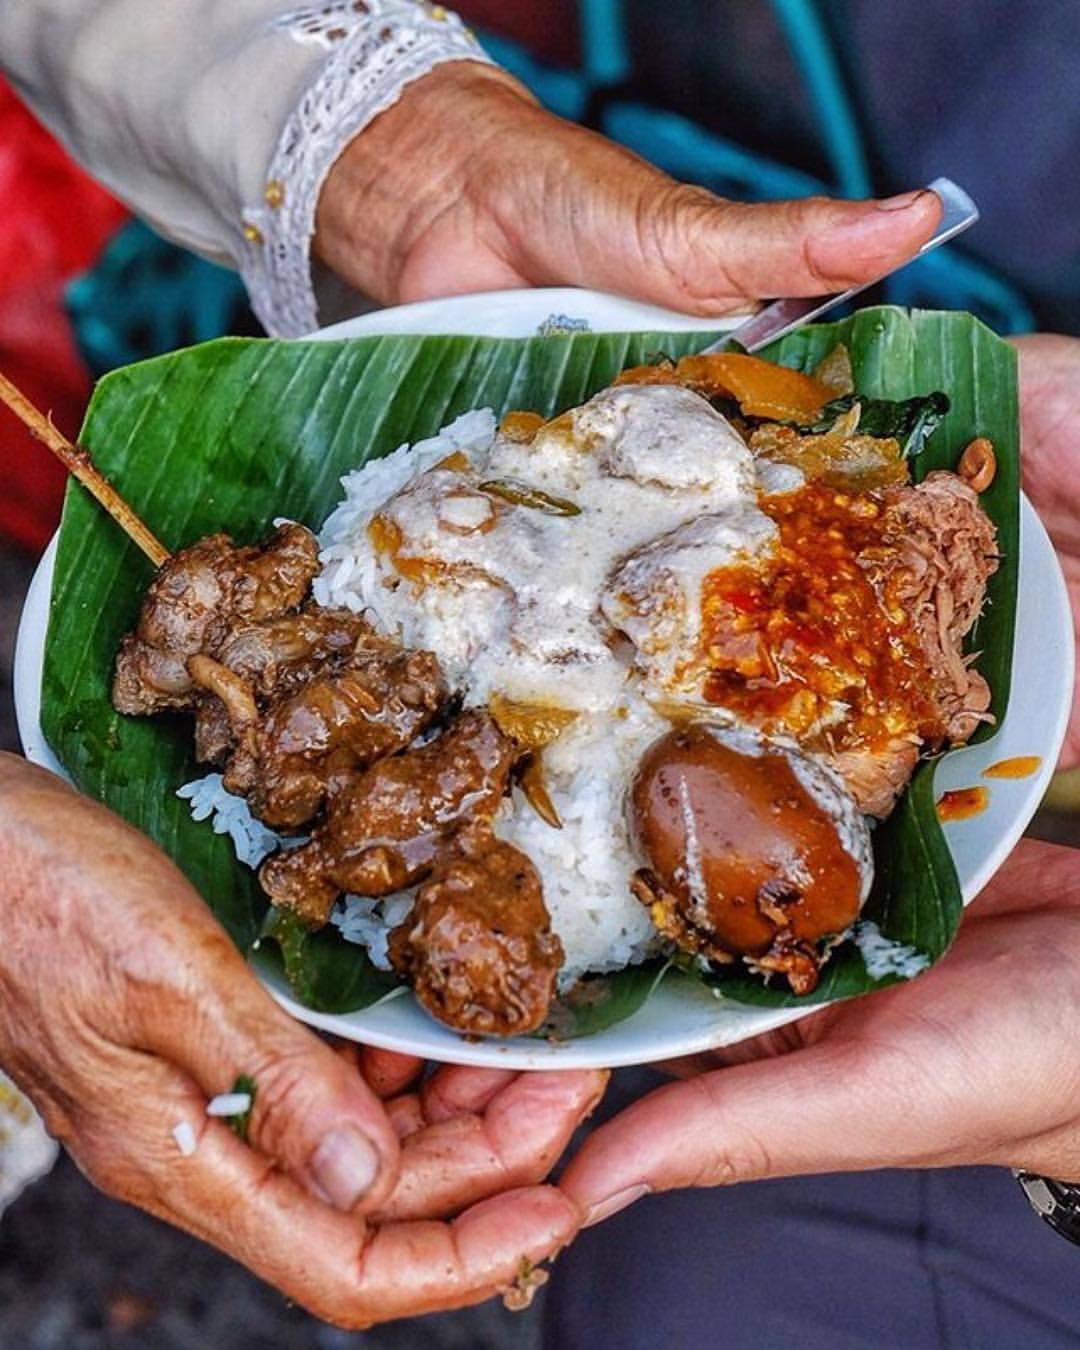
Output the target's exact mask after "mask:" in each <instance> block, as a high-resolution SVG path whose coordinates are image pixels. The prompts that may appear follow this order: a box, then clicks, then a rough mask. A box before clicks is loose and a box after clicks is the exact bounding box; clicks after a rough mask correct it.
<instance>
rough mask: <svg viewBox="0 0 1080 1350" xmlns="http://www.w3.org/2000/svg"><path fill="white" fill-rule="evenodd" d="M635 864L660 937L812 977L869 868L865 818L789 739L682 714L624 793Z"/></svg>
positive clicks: (637, 886)
mask: <svg viewBox="0 0 1080 1350" xmlns="http://www.w3.org/2000/svg"><path fill="white" fill-rule="evenodd" d="M630 815H631V828H632V832H633V836H634V840H635V844H636V847H637V849H638V851H639V853H640V855H641V857H642V858H643V860H644V861H645V863H646V866H645V867H643V868H642V869H641V870H640V871H639V872H638V873H637V875H636V877H635V879H634V883H633V888H634V893H635V895H636V896H637V897H638V899H639V900H640V901H641V902H642V903H643V904H645V905H646V906H647V907H648V909H649V912H650V915H651V917H652V920H653V923H654V924H655V925H656V927H657V929H658V930H659V932H660V933H661V934H662V935H663V936H664V937H666V938H668V939H669V940H670V941H671V942H673V943H674V944H675V945H676V946H677V947H679V948H680V949H681V950H683V951H686V952H689V953H692V954H693V955H695V956H700V957H704V958H706V959H707V960H710V961H716V962H721V963H730V962H733V961H735V960H738V959H742V960H745V961H746V962H747V963H748V964H749V965H751V966H752V967H754V968H756V969H758V970H760V971H763V972H767V973H776V974H781V975H783V976H785V977H786V978H787V981H788V983H789V984H790V986H791V988H792V990H793V991H794V992H795V993H797V994H805V993H810V992H811V991H812V990H813V989H814V988H815V987H816V985H817V983H818V976H819V972H820V968H821V965H822V963H823V961H824V959H825V957H826V956H827V955H828V952H829V949H830V947H831V946H832V945H833V944H834V943H835V941H836V940H837V939H838V938H839V937H840V936H841V935H842V934H843V933H845V932H846V931H847V930H848V929H849V928H850V927H851V925H852V923H853V922H854V921H855V919H856V918H857V917H858V914H859V910H860V909H861V907H862V904H863V902H864V901H865V899H866V896H867V893H868V891H869V887H870V881H871V879H872V876H873V863H872V859H871V852H870V837H869V832H868V830H867V826H866V823H865V821H864V819H863V817H862V816H861V815H860V814H859V812H858V810H857V808H856V806H855V804H854V802H853V801H852V799H851V797H850V796H849V794H848V793H847V792H845V791H844V789H843V787H842V786H841V784H840V783H839V781H838V780H837V779H836V778H835V777H834V775H833V774H832V773H830V771H829V770H827V769H825V768H824V767H823V766H822V765H821V764H820V763H818V762H816V761H815V760H813V759H811V758H809V757H808V756H806V755H804V754H802V753H801V752H799V751H798V750H797V749H795V748H794V747H793V746H789V745H787V744H784V743H777V742H775V741H773V742H770V741H767V740H765V739H763V738H761V737H759V736H757V735H756V734H755V733H752V732H749V731H746V730H742V729H736V728H725V727H721V726H717V725H713V724H710V723H693V724H690V725H688V726H685V727H683V728H680V729H676V730H673V731H671V732H669V733H668V734H667V735H665V736H662V737H661V738H660V739H659V740H657V741H655V742H654V743H653V744H652V745H651V746H650V747H649V749H648V750H647V751H646V752H645V754H644V756H643V757H642V760H641V763H640V766H639V768H638V771H637V774H636V775H635V778H634V781H633V784H632V787H631V793H630Z"/></svg>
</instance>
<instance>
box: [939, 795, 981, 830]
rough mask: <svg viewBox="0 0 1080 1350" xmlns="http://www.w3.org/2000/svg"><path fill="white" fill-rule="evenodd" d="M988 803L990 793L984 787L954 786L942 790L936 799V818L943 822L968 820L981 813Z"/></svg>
mask: <svg viewBox="0 0 1080 1350" xmlns="http://www.w3.org/2000/svg"><path fill="white" fill-rule="evenodd" d="M989 805H990V793H989V791H988V790H987V789H986V788H984V787H966V788H954V789H953V790H952V791H951V792H943V793H942V795H941V797H940V798H939V800H938V804H937V815H938V820H940V821H941V822H942V823H943V824H944V823H947V822H949V821H955V820H970V819H971V818H972V817H973V816H979V815H982V813H983V812H984V811H985V810H986V808H987V807H988V806H989Z"/></svg>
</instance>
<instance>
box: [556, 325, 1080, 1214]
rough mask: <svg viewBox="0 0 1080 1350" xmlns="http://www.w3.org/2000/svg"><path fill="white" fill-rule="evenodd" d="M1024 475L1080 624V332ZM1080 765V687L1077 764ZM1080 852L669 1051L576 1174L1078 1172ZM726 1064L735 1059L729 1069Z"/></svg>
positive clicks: (1058, 852)
mask: <svg viewBox="0 0 1080 1350" xmlns="http://www.w3.org/2000/svg"><path fill="white" fill-rule="evenodd" d="M1016 346H1017V348H1018V350H1019V352H1020V393H1021V423H1022V428H1021V430H1022V443H1023V453H1024V478H1025V488H1026V490H1027V492H1028V493H1029V495H1030V496H1031V498H1032V501H1033V503H1034V505H1035V507H1036V509H1037V510H1038V511H1039V513H1040V515H1041V516H1042V519H1043V521H1044V522H1045V524H1046V526H1047V528H1048V529H1049V531H1050V534H1051V536H1052V538H1053V540H1054V544H1055V546H1056V548H1057V550H1058V556H1059V558H1060V560H1061V563H1062V567H1063V568H1064V570H1065V574H1066V579H1067V581H1068V583H1069V589H1070V593H1071V595H1072V599H1073V612H1074V618H1075V619H1076V620H1077V621H1078V623H1080V498H1078V496H1077V493H1076V486H1075V485H1076V481H1077V476H1078V474H1080V434H1078V433H1077V432H1076V430H1075V429H1076V427H1077V426H1078V425H1080V339H1076V338H1064V337H1054V336H1051V335H1038V336H1034V337H1026V338H1020V339H1018V340H1017V342H1016ZM1077 764H1080V699H1078V700H1077V702H1076V703H1075V704H1074V710H1073V717H1072V721H1071V725H1070V729H1069V733H1068V736H1067V739H1066V744H1065V748H1064V751H1063V754H1062V759H1061V767H1063V768H1072V767H1075V766H1076V765H1077ZM1078 1015H1080V851H1073V850H1069V849H1063V848H1055V847H1053V846H1051V845H1046V844H1036V843H1033V842H1024V843H1022V844H1021V845H1020V847H1019V848H1018V849H1017V850H1016V852H1015V853H1014V854H1013V856H1012V858H1011V859H1010V860H1009V862H1008V863H1007V864H1006V866H1005V867H1004V868H1003V869H1002V871H1001V872H1000V873H999V874H998V876H997V877H996V878H995V879H994V881H993V882H992V883H991V885H990V886H989V887H988V888H987V890H986V891H984V892H983V894H982V895H980V896H979V898H978V900H977V902H976V903H975V905H974V906H973V907H972V909H970V910H969V911H968V912H967V914H966V915H965V917H964V922H963V925H962V927H961V929H960V933H959V935H958V937H957V940H956V943H955V945H954V947H953V949H952V951H950V952H949V954H948V955H947V956H946V957H945V958H944V960H943V961H942V962H941V963H940V964H939V965H938V966H937V967H935V968H934V969H933V970H931V971H929V972H928V973H927V974H926V975H923V976H921V977H920V978H919V979H918V980H916V981H914V982H913V983H912V984H909V985H902V986H899V987H898V988H896V989H893V990H885V991H882V992H881V993H878V994H875V995H874V996H873V997H872V998H869V999H859V1000H856V1001H854V1002H851V1003H843V1004H838V1005H836V1006H835V1007H832V1008H827V1009H824V1010H823V1011H822V1012H820V1013H817V1014H815V1015H814V1016H812V1017H808V1018H805V1019H804V1020H802V1021H800V1022H796V1023H793V1024H792V1025H790V1026H788V1027H783V1028H781V1029H780V1030H779V1031H776V1032H773V1033H772V1034H770V1035H768V1036H765V1037H762V1038H760V1039H757V1040H754V1041H749V1042H745V1043H743V1044H742V1045H737V1046H733V1047H731V1048H730V1049H729V1050H727V1051H725V1052H722V1053H719V1054H715V1055H709V1056H701V1057H699V1058H697V1059H695V1060H692V1061H683V1062H682V1063H681V1064H678V1065H674V1066H671V1067H672V1068H673V1070H674V1072H675V1073H676V1074H678V1075H680V1076H683V1077H684V1079H685V1081H683V1082H680V1083H676V1084H673V1085H671V1086H669V1087H665V1088H662V1089H660V1090H659V1091H658V1092H654V1093H652V1094H651V1095H650V1096H648V1097H645V1098H644V1099H643V1100H641V1101H639V1102H637V1103H635V1104H634V1105H633V1106H631V1107H630V1108H629V1109H628V1110H627V1111H624V1112H623V1113H622V1114H621V1115H620V1116H618V1117H616V1119H615V1120H613V1121H612V1122H611V1123H610V1124H608V1125H605V1126H604V1127H602V1128H601V1129H600V1130H598V1131H597V1132H596V1133H595V1134H594V1135H593V1136H592V1137H591V1138H590V1139H589V1140H588V1142H587V1143H586V1145H585V1147H584V1148H583V1150H582V1152H581V1153H580V1154H579V1156H578V1157H577V1158H575V1159H574V1161H573V1162H572V1163H571V1165H570V1167H569V1169H568V1170H567V1173H566V1175H565V1176H564V1178H563V1179H562V1181H561V1182H560V1185H561V1186H562V1187H563V1188H564V1190H565V1191H566V1193H567V1194H569V1195H570V1196H572V1197H573V1198H574V1199H575V1200H577V1201H578V1203H579V1204H581V1205H582V1206H583V1207H584V1208H586V1209H587V1210H588V1211H590V1216H591V1218H592V1219H593V1221H595V1220H597V1219H600V1218H603V1217H605V1216H606V1215H608V1214H611V1213H614V1212H616V1211H617V1210H618V1209H620V1208H622V1207H623V1206H624V1205H626V1204H628V1203H630V1202H632V1201H633V1200H635V1199H637V1198H639V1197H640V1196H641V1195H643V1194H645V1193H646V1192H647V1191H648V1190H667V1189H670V1188H673V1187H677V1186H709V1185H720V1184H724V1183H727V1182H737V1181H749V1180H756V1179H759V1178H764V1177H778V1176H789V1175H793V1174H796V1173H811V1172H831V1171H854V1170H861V1169H869V1168H878V1167H937V1166H947V1165H952V1164H968V1163H997V1164H1004V1165H1007V1166H1010V1167H1022V1168H1026V1169H1029V1170H1031V1171H1033V1172H1038V1173H1042V1174H1044V1175H1047V1176H1052V1177H1057V1178H1061V1179H1062V1180H1078V1179H1080V1064H1078V1063H1077V1059H1076V1055H1075V1053H1074V1047H1073V1037H1072V1036H1071V1034H1070V1031H1069V1029H1070V1028H1071V1027H1072V1026H1073V1025H1074V1019H1075V1018H1076V1017H1077V1016H1078ZM718 1064H720V1065H726V1066H727V1067H723V1068H720V1069H717V1068H716V1066H717V1065H718Z"/></svg>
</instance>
